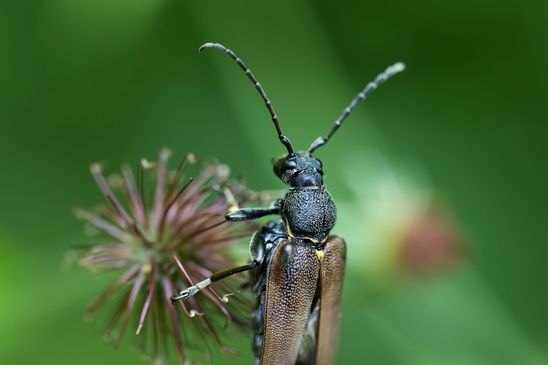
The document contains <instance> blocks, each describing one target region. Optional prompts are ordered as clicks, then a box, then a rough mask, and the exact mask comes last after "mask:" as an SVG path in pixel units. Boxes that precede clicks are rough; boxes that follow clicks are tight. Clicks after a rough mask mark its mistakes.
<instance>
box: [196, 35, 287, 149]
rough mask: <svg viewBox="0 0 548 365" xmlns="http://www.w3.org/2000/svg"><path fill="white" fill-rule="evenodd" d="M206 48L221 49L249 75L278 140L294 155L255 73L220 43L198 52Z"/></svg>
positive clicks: (206, 45)
mask: <svg viewBox="0 0 548 365" xmlns="http://www.w3.org/2000/svg"><path fill="white" fill-rule="evenodd" d="M206 48H217V49H220V50H221V51H223V52H225V53H226V54H227V55H228V56H229V57H230V58H232V59H233V60H234V61H235V62H236V63H237V64H238V66H240V68H241V69H242V70H243V71H244V72H245V74H246V75H247V77H248V78H249V80H251V82H252V83H253V85H255V88H256V89H257V91H258V92H259V94H260V95H261V97H262V98H263V100H264V103H265V104H266V107H267V109H268V111H269V113H270V116H271V117H272V122H273V123H274V126H275V127H276V131H277V132H278V138H279V139H280V142H282V144H283V145H284V146H285V148H287V152H288V154H290V155H292V154H293V146H292V145H291V142H290V141H289V138H287V136H286V135H284V134H283V133H282V129H281V127H280V121H279V118H278V115H277V114H276V112H275V111H274V108H273V107H272V102H271V101H270V100H269V99H268V96H266V93H265V91H264V89H263V87H262V86H261V84H260V83H259V81H257V79H256V78H255V75H253V72H251V70H250V69H249V68H248V67H247V66H246V65H245V63H244V61H242V59H241V58H240V57H238V56H236V54H235V53H234V52H232V51H231V50H230V49H228V48H226V47H225V46H223V45H222V44H219V43H205V44H203V45H202V46H201V47H200V48H199V49H198V52H202V51H203V50H204V49H206Z"/></svg>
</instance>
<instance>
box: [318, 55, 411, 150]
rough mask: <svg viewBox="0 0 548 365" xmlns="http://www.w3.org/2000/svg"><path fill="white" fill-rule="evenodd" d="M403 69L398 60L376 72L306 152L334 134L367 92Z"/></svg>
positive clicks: (369, 92) (320, 144)
mask: <svg viewBox="0 0 548 365" xmlns="http://www.w3.org/2000/svg"><path fill="white" fill-rule="evenodd" d="M403 70H405V64H403V63H401V62H398V63H395V64H393V65H392V66H390V67H388V68H387V69H386V70H384V72H382V73H380V74H378V75H377V77H375V80H373V81H371V82H370V83H368V84H367V85H366V86H365V88H364V89H363V90H362V91H361V92H359V93H358V95H356V97H355V98H354V100H352V102H351V103H350V105H349V106H347V107H346V109H344V111H343V113H342V114H341V116H340V117H339V119H337V120H336V121H335V124H334V125H333V127H332V128H331V130H330V131H329V133H327V134H326V135H325V136H323V137H321V136H320V137H318V138H316V140H315V141H314V142H312V144H311V145H310V147H309V148H308V152H310V153H312V152H314V151H315V150H316V149H318V148H319V147H321V146H323V145H324V144H326V143H327V141H328V140H329V139H330V138H331V137H332V136H333V135H334V134H335V132H336V131H337V129H339V127H340V126H341V124H343V122H344V121H345V119H346V118H347V117H348V116H349V115H350V113H352V110H354V108H355V107H356V105H358V104H359V103H360V102H362V101H364V100H365V98H367V96H369V94H371V93H372V92H373V91H374V90H375V89H376V88H377V87H379V86H380V85H381V84H382V83H384V82H385V81H386V80H388V79H389V78H391V77H392V76H394V75H396V74H398V73H400V72H402V71H403Z"/></svg>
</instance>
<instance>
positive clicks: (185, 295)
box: [171, 261, 259, 302]
mask: <svg viewBox="0 0 548 365" xmlns="http://www.w3.org/2000/svg"><path fill="white" fill-rule="evenodd" d="M258 264H259V263H258V262H257V261H252V262H251V263H249V264H247V265H243V266H238V267H234V268H232V269H228V270H224V271H220V272H218V273H215V274H213V275H211V276H210V277H209V278H207V279H205V280H202V281H200V282H199V283H197V284H196V285H192V286H190V287H188V288H186V289H185V290H183V291H181V292H180V293H179V295H174V296H172V297H171V301H172V302H176V301H178V300H181V299H182V300H187V299H189V298H190V297H192V296H194V295H195V294H196V293H198V292H199V291H200V290H202V289H205V288H207V287H208V286H210V285H211V283H214V282H216V281H219V280H221V279H224V278H226V277H229V276H232V275H234V274H237V273H240V272H244V271H248V270H251V269H253V268H255V267H256V266H257V265H258ZM225 301H228V299H227V300H225Z"/></svg>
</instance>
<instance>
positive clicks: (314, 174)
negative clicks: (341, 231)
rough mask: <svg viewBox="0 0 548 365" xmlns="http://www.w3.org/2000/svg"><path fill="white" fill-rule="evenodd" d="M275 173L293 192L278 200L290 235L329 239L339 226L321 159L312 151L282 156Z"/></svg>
mask: <svg viewBox="0 0 548 365" xmlns="http://www.w3.org/2000/svg"><path fill="white" fill-rule="evenodd" d="M274 172H275V173H276V175H277V176H278V177H279V178H280V179H281V180H282V181H283V182H285V183H286V184H287V185H289V191H288V192H287V193H286V194H285V196H284V197H283V198H282V199H280V200H279V201H278V204H279V208H280V215H281V217H282V219H283V221H284V223H285V224H286V228H287V234H288V235H289V236H290V237H295V238H299V239H307V240H310V241H311V242H312V243H314V244H318V243H321V242H323V241H325V239H326V238H327V236H328V235H329V232H330V231H331V229H332V228H333V226H334V225H335V220H336V218H337V209H336V207H335V203H333V200H332V199H331V195H330V194H329V192H328V191H327V190H326V189H325V186H324V184H323V168H322V163H321V161H320V160H318V159H316V158H314V157H312V155H311V154H310V153H308V152H298V153H294V154H289V155H288V156H285V157H282V158H280V159H278V160H277V161H276V162H275V163H274Z"/></svg>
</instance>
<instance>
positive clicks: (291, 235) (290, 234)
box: [284, 219, 295, 238]
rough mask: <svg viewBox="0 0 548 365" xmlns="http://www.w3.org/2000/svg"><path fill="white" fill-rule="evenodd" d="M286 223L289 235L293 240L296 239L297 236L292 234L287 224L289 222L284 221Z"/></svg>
mask: <svg viewBox="0 0 548 365" xmlns="http://www.w3.org/2000/svg"><path fill="white" fill-rule="evenodd" d="M284 222H285V227H286V228H287V235H288V236H289V237H291V238H295V236H294V235H293V232H291V228H289V224H287V221H286V220H285V219H284Z"/></svg>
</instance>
